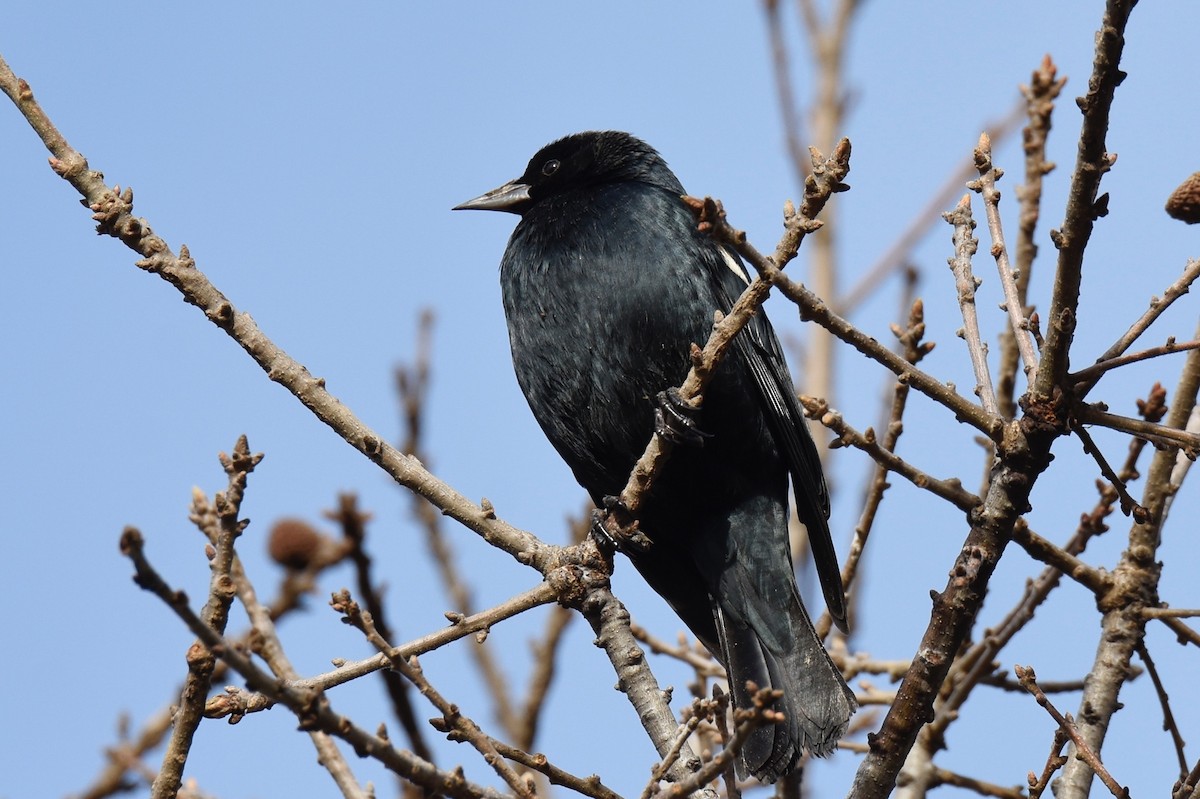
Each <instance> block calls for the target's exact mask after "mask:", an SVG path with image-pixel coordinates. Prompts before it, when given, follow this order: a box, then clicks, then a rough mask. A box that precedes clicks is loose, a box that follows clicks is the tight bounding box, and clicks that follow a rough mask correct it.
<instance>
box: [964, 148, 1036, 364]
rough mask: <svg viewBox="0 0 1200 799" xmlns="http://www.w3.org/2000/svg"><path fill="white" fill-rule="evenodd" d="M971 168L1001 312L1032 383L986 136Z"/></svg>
mask: <svg viewBox="0 0 1200 799" xmlns="http://www.w3.org/2000/svg"><path fill="white" fill-rule="evenodd" d="M975 168H976V169H977V170H979V180H977V181H971V182H970V183H968V184H967V186H968V187H970V188H972V189H974V190H976V191H978V192H979V193H980V194H981V195H982V196H983V208H984V211H985V213H986V214H987V221H988V233H989V234H990V235H991V238H992V247H991V253H992V257H993V258H995V259H996V270H997V272H998V274H999V276H1000V285H1001V287H1002V288H1003V289H1004V308H1005V310H1006V311H1007V312H1008V323H1009V326H1010V327H1011V328H1012V330H1013V335H1015V336H1016V340H1017V351H1018V352H1019V353H1020V354H1021V362H1022V363H1023V364H1024V368H1025V379H1026V380H1027V381H1028V382H1031V383H1032V382H1033V381H1035V380H1036V379H1037V362H1038V356H1037V350H1036V349H1035V347H1034V343H1033V337H1032V335H1031V334H1030V332H1029V318H1028V317H1027V316H1026V315H1025V303H1024V300H1023V299H1022V297H1021V292H1020V291H1019V290H1018V289H1017V281H1016V275H1015V274H1014V273H1013V269H1012V267H1011V266H1010V265H1009V263H1008V248H1007V247H1006V246H1005V243H1004V226H1003V225H1002V224H1001V222H1000V190H999V189H997V188H996V182H997V181H998V180H1000V177H1001V175H1003V172H1002V171H1001V170H999V169H997V168H996V167H995V166H994V165H993V164H992V141H991V139H989V138H988V135H987V134H986V133H984V134H981V135H980V137H979V146H978V147H976V148H975Z"/></svg>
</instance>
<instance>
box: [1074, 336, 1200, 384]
mask: <svg viewBox="0 0 1200 799" xmlns="http://www.w3.org/2000/svg"><path fill="white" fill-rule="evenodd" d="M1197 347H1200V340H1197V339H1193V340H1192V341H1185V342H1183V343H1182V344H1180V343H1178V342H1176V341H1175V337H1174V336H1171V337H1170V338H1168V339H1167V343H1166V344H1163V345H1161V346H1158V347H1151V348H1150V349H1147V350H1141V351H1139V352H1131V353H1128V354H1127V355H1121V356H1118V357H1116V358H1109V359H1108V360H1105V361H1097V362H1096V363H1094V364H1092V365H1091V366H1089V367H1087V368H1086V369H1080V370H1079V371H1078V372H1075V373H1073V374H1071V375H1070V380H1071V381H1072V382H1074V383H1086V384H1088V385H1092V384H1094V383H1095V382H1096V381H1097V380H1098V379H1099V378H1100V376H1101V375H1103V374H1104V373H1105V372H1108V371H1109V370H1111V369H1116V368H1117V367H1119V366H1126V365H1128V364H1131V363H1137V362H1138V361H1144V360H1147V359H1148V358H1158V357H1160V356H1162V355H1170V354H1171V353H1174V352H1186V351H1188V350H1194V349H1196V348H1197Z"/></svg>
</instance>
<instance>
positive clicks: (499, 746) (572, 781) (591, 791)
mask: <svg viewBox="0 0 1200 799" xmlns="http://www.w3.org/2000/svg"><path fill="white" fill-rule="evenodd" d="M492 745H493V746H494V747H496V751H497V752H499V753H500V754H501V755H503V756H504V757H506V758H508V759H509V760H511V761H512V762H514V763H519V764H521V765H522V766H525V767H526V768H529V769H533V770H534V771H536V772H538V773H540V774H544V775H545V776H546V779H548V780H550V782H551V783H553V784H554V785H561V786H562V787H564V788H569V789H571V790H572V791H575V792H576V793H580V794H583V795H584V796H590V797H592V799H621V797H620V795H619V794H617V792H616V791H614V790H613V789H611V788H609V787H608V786H607V785H605V784H604V783H602V782H601V781H600V777H598V776H597V775H595V774H592V775H591V776H588V777H577V776H575V775H574V774H572V773H570V772H568V771H563V770H562V769H561V768H559V767H558V766H556V765H554V764H553V763H551V762H550V761H549V760H547V759H546V756H545V755H543V754H530V753H529V752H526V751H524V750H521V749H518V748H516V747H515V746H509V745H508V744H506V743H504V742H503V741H497V740H495V739H494V738H493V739H492Z"/></svg>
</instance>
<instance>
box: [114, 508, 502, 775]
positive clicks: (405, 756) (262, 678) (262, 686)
mask: <svg viewBox="0 0 1200 799" xmlns="http://www.w3.org/2000/svg"><path fill="white" fill-rule="evenodd" d="M121 552H122V554H124V555H125V556H126V557H128V558H129V559H130V560H131V561H132V562H133V565H134V568H135V570H136V574H135V576H134V581H135V582H136V583H137V584H138V586H140V587H141V588H143V589H145V590H147V591H150V592H151V593H153V594H154V595H155V596H157V597H158V598H159V599H161V600H162V601H163V602H164V603H166V605H167V606H168V607H169V608H170V609H171V610H173V611H174V612H175V614H176V615H177V616H178V617H179V618H180V619H181V620H182V621H183V622H184V624H186V625H187V627H188V629H189V630H191V631H192V632H193V633H194V634H195V635H196V637H197V638H199V639H200V640H201V642H202V643H203V644H204V646H205V647H207V649H208V650H209V651H210V652H212V653H213V654H214V655H216V656H217V657H219V658H221V659H222V660H224V661H225V662H226V663H228V664H229V666H230V668H232V669H233V670H234V671H236V672H238V673H239V674H241V675H242V676H243V677H244V678H245V679H246V683H247V685H249V686H250V688H251V689H253V690H256V691H258V692H260V693H262V694H264V695H266V696H268V697H270V698H271V699H272V701H275V702H278V703H280V704H284V705H287V707H288V708H289V709H290V710H291V711H292V712H293V713H295V714H296V716H297V717H298V718H299V720H300V724H301V726H302V728H304V729H306V730H307V729H320V730H323V731H325V732H328V733H330V734H331V735H334V736H337V737H338V738H341V739H342V740H344V741H346V742H347V743H349V744H350V745H351V746H352V747H353V748H354V750H355V751H356V752H357V753H359V754H360V755H362V756H364V757H373V758H375V759H377V760H378V761H379V762H381V763H382V764H383V765H384V766H386V767H387V768H389V769H391V770H392V771H394V772H395V773H396V774H400V775H402V776H404V777H406V778H407V779H409V780H410V781H412V782H414V783H416V784H418V785H422V786H424V787H426V788H429V789H431V790H434V791H440V792H443V793H445V794H446V795H447V796H451V797H454V799H480V798H481V797H483V798H484V799H500V795H499V794H498V793H497V792H496V791H495V790H493V789H492V788H485V787H483V786H480V785H476V784H474V783H471V782H469V781H467V780H466V779H465V778H463V776H462V775H461V774H455V773H450V772H445V771H440V770H439V769H437V768H435V767H434V766H433V764H431V763H429V762H427V761H424V760H422V759H420V758H418V757H416V756H415V755H412V754H410V753H408V752H404V751H401V750H399V749H396V748H395V747H393V746H392V745H391V743H390V742H389V741H388V740H387V739H386V738H383V737H381V736H379V735H375V734H371V733H368V732H366V731H365V730H363V729H361V728H360V727H358V726H357V725H355V724H354V723H353V722H352V721H350V719H348V718H346V717H344V716H341V715H339V714H337V713H335V712H334V711H333V710H332V708H331V707H330V705H329V702H328V700H326V699H325V697H324V696H323V695H322V694H320V693H317V692H313V691H306V690H298V689H296V688H294V687H291V686H288V685H287V684H286V683H281V682H280V681H279V680H277V679H276V678H275V677H273V676H272V675H270V674H268V673H267V672H264V671H263V670H262V669H260V668H259V667H258V666H257V665H255V663H254V661H252V660H251V659H250V658H249V657H248V656H247V655H246V654H245V653H243V652H241V651H239V650H238V649H237V648H236V647H234V646H231V645H230V643H229V642H228V641H226V640H225V638H224V637H223V636H222V635H221V634H220V633H218V632H216V631H215V630H214V629H212V628H211V627H209V626H208V625H207V624H205V623H204V621H203V620H202V619H201V618H200V617H199V616H198V615H197V614H196V613H195V612H193V611H192V609H191V607H189V605H188V599H187V595H186V594H184V593H183V592H182V591H176V590H175V589H173V588H171V587H170V586H169V585H168V584H167V582H166V581H165V580H163V578H162V577H161V575H159V574H158V572H157V571H156V570H155V569H154V567H153V566H152V565H151V564H150V562H149V560H147V559H146V556H145V552H144V540H143V538H142V534H141V533H140V532H138V531H137V530H136V529H135V528H133V527H127V528H125V531H124V533H122V535H121Z"/></svg>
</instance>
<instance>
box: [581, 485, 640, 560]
mask: <svg viewBox="0 0 1200 799" xmlns="http://www.w3.org/2000/svg"><path fill="white" fill-rule="evenodd" d="M603 505H604V507H603V508H596V509H595V510H594V511H592V527H591V531H590V533H591V536H592V540H593V541H595V542H596V546H597V547H599V548H600V551H601V552H604V553H605V554H607V555H609V556H610V557H611V555H612V553H613V552H617V551H620V552H624V553H625V554H626V555H629V554H631V553H637V552H646V551H647V550H649V549H650V539H649V538H647V537H646V534H645V533H643V532H642V531H641V530H639V529H638V522H637V519H635V518H633V514H631V513H630V512H629V508H626V507H625V505H624V504H623V503H622V502H621V499H620V497H612V496H608V497H605V498H604V501H603Z"/></svg>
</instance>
